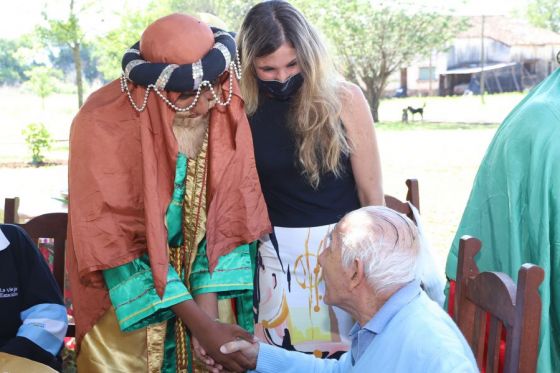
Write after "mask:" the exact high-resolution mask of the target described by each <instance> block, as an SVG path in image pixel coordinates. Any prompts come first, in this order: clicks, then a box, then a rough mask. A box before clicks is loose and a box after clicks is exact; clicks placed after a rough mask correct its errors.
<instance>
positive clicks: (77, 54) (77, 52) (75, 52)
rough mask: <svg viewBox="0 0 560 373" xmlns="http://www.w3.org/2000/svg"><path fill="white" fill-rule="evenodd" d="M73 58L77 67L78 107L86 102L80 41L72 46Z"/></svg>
mask: <svg viewBox="0 0 560 373" xmlns="http://www.w3.org/2000/svg"><path fill="white" fill-rule="evenodd" d="M72 58H73V59H74V67H75V68H76V88H77V89H78V108H81V107H82V105H83V103H84V83H83V80H82V58H81V57H80V43H75V44H74V45H73V46H72Z"/></svg>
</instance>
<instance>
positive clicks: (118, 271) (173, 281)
mask: <svg viewBox="0 0 560 373" xmlns="http://www.w3.org/2000/svg"><path fill="white" fill-rule="evenodd" d="M103 276H104V278H105V283H106V285H107V288H108V289H109V297H110V298H111V303H112V304H113V307H114V308H115V313H116V315H117V319H118V321H119V326H120V328H121V330H122V331H124V332H128V331H132V330H137V329H141V328H143V327H146V326H148V325H150V324H155V323H158V322H161V321H165V320H169V319H171V318H172V317H174V316H175V315H174V313H173V311H171V308H170V307H171V306H173V305H175V304H177V303H180V302H183V301H186V300H189V299H192V297H191V295H190V294H189V291H188V290H187V288H186V287H185V285H184V284H183V283H182V281H181V279H180V278H179V276H178V275H177V273H176V272H175V270H174V269H173V268H172V267H171V266H169V271H168V273H167V286H166V287H165V294H164V295H163V298H160V297H159V296H158V294H157V292H156V289H155V287H154V280H153V277H152V271H151V269H150V263H149V259H148V256H147V255H143V256H141V257H140V258H137V259H134V260H133V261H132V262H129V263H126V264H123V265H121V266H118V267H115V268H111V269H107V270H105V271H103Z"/></svg>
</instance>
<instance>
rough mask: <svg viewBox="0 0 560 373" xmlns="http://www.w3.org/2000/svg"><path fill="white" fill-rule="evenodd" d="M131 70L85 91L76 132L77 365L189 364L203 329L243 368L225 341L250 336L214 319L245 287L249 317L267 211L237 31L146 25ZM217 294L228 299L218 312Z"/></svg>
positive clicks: (215, 348)
mask: <svg viewBox="0 0 560 373" xmlns="http://www.w3.org/2000/svg"><path fill="white" fill-rule="evenodd" d="M123 71H124V72H123V76H122V77H121V79H120V80H116V81H114V82H112V83H110V84H108V85H106V86H105V87H102V88H101V89H99V90H98V91H96V92H94V93H93V94H92V95H91V96H90V97H89V98H88V100H87V102H86V103H85V104H84V106H83V107H82V108H81V110H80V112H79V113H78V115H77V116H76V118H75V119H74V122H73V124H72V129H71V133H70V159H69V229H68V232H69V234H68V267H69V276H70V282H71V287H72V292H73V298H74V299H73V302H74V308H75V318H76V333H77V345H78V348H79V352H78V361H77V362H78V369H79V371H80V372H90V371H99V372H117V371H119V372H145V371H150V372H151V371H164V372H171V371H192V370H193V363H192V361H193V359H192V353H191V348H190V347H191V345H192V344H193V343H194V344H196V343H198V344H199V345H200V347H201V350H202V351H206V352H207V353H208V354H209V355H210V356H211V357H212V358H213V359H214V360H215V361H216V362H219V363H221V364H222V365H224V366H225V367H227V369H229V370H232V371H241V370H244V369H246V368H247V361H246V359H245V358H244V357H243V356H242V355H241V354H239V355H237V356H234V357H233V359H232V358H230V357H229V356H228V357H226V356H225V355H222V354H221V353H220V352H219V346H220V345H221V344H222V343H223V342H226V341H229V340H231V339H232V338H234V339H235V338H245V339H252V336H251V335H250V334H249V333H248V332H246V331H245V330H243V329H242V328H240V327H238V326H235V325H231V324H228V323H221V322H218V321H216V320H215V319H216V318H217V317H218V316H219V317H220V318H221V319H223V318H225V317H226V318H227V315H225V314H224V313H227V311H228V310H229V311H231V309H232V307H231V305H232V301H231V299H232V298H234V297H238V296H239V297H240V298H237V303H235V304H234V305H235V307H233V308H236V310H237V322H238V323H239V324H240V325H242V326H243V327H244V328H245V329H252V325H253V320H252V317H251V307H252V298H251V296H252V295H251V294H252V263H251V256H250V254H249V245H248V243H250V242H253V241H255V240H256V239H257V238H258V237H260V236H261V235H262V234H265V233H267V232H269V231H270V222H269V221H268V216H267V212H266V205H265V203H264V200H263V197H262V193H261V189H260V185H259V182H258V176H257V173H256V169H255V161H254V156H253V153H252V151H253V150H252V149H253V144H252V140H251V134H250V129H249V126H248V122H247V119H246V116H245V112H244V109H243V102H242V100H241V98H240V96H239V89H238V84H237V80H236V79H235V76H236V75H237V77H239V70H238V58H237V51H236V45H235V41H234V39H233V38H232V36H231V35H230V34H229V33H227V32H224V31H222V30H219V29H215V28H212V29H211V28H210V27H209V26H207V25H206V24H205V23H202V22H200V21H198V20H197V19H195V18H193V17H191V16H188V15H183V14H173V15H170V16H167V17H164V18H161V19H159V20H157V21H155V22H154V23H153V24H151V25H150V26H148V27H147V29H146V30H145V31H144V33H143V34H142V37H141V40H140V42H139V43H137V44H136V45H134V46H133V47H132V48H130V49H129V50H127V51H126V53H125V55H124V58H123ZM244 297H245V298H244ZM193 298H194V300H193ZM217 299H225V303H224V301H220V307H219V308H220V313H219V314H218V300H217ZM195 300H196V302H195ZM244 300H245V301H244ZM222 310H224V311H225V312H221V311H222ZM229 319H231V312H230V317H229ZM195 366H196V364H195Z"/></svg>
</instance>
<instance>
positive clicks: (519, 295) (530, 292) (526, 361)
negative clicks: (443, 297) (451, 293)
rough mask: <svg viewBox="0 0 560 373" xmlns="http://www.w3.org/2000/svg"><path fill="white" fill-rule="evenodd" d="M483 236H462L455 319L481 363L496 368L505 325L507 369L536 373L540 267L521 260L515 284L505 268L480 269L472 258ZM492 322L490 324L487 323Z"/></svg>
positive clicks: (505, 368)
mask: <svg viewBox="0 0 560 373" xmlns="http://www.w3.org/2000/svg"><path fill="white" fill-rule="evenodd" d="M480 247H481V242H480V240H478V239H476V238H474V237H470V236H464V237H462V238H461V240H460V243H459V262H458V265H457V267H458V268H457V285H456V292H455V319H456V320H455V321H456V322H457V324H458V325H459V328H460V329H461V331H462V332H463V334H464V335H465V338H466V339H467V342H468V343H469V345H470V346H471V348H472V350H473V353H474V355H475V358H476V361H477V364H478V367H479V368H480V369H484V368H485V371H486V373H488V372H498V369H499V368H500V367H499V365H500V364H499V352H500V344H501V339H502V330H504V329H505V334H506V338H505V355H504V361H503V372H505V373H510V372H535V371H536V367H537V354H538V346H539V332H540V320H541V297H540V295H539V291H538V288H539V285H540V284H541V282H542V281H543V279H544V271H543V269H542V268H540V267H538V266H536V265H533V264H523V265H522V266H521V268H520V269H519V273H518V280H517V286H516V284H515V283H514V282H513V280H512V279H511V278H510V277H509V276H508V275H506V274H505V273H501V272H479V270H478V267H477V265H476V263H475V261H474V257H475V255H476V254H477V253H478V252H479V251H480ZM488 320H489V325H487V322H488Z"/></svg>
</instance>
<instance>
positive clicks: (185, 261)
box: [170, 131, 208, 372]
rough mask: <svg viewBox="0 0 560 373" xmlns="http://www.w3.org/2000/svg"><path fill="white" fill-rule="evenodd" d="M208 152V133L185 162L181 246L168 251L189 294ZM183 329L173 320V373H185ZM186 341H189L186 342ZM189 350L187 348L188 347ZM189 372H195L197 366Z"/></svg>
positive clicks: (202, 228)
mask: <svg viewBox="0 0 560 373" xmlns="http://www.w3.org/2000/svg"><path fill="white" fill-rule="evenodd" d="M207 148H208V131H206V135H205V138H204V142H203V144H202V149H201V150H200V153H199V154H198V156H197V157H196V158H194V159H189V160H188V162H187V174H186V178H185V196H184V199H183V217H184V221H183V245H182V246H181V247H180V248H179V249H176V250H172V253H171V255H170V258H171V259H172V263H173V265H174V267H175V270H176V271H177V273H178V274H179V276H181V277H182V279H183V281H184V283H185V285H186V287H187V289H189V290H190V288H191V286H190V281H189V277H190V275H191V269H192V265H193V263H194V259H195V258H196V254H197V251H198V245H199V244H200V242H201V241H202V239H203V238H204V236H205V235H206V163H207V160H208V159H207ZM187 333H188V331H187V328H186V326H185V324H184V323H183V322H182V321H181V320H180V319H179V318H177V320H176V324H175V341H176V355H177V372H186V371H187V370H188V357H187ZM189 341H190V338H189ZM189 347H190V346H189ZM193 365H195V366H194V367H193V371H199V369H200V365H199V366H197V365H198V364H193Z"/></svg>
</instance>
